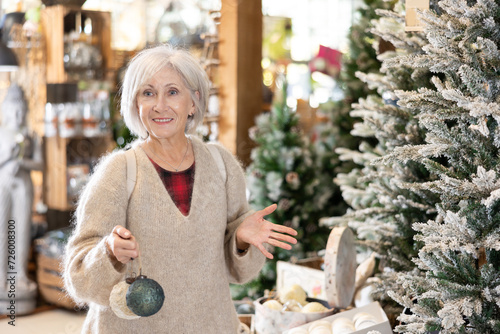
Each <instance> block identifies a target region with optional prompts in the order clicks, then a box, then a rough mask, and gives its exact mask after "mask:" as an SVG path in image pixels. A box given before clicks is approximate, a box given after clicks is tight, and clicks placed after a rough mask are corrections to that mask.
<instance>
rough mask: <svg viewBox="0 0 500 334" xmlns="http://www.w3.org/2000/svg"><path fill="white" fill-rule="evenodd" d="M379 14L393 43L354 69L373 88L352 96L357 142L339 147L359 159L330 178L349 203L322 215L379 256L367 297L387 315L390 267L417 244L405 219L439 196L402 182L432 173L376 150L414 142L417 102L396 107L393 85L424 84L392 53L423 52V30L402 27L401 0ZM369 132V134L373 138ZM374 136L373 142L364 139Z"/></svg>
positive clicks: (424, 214) (418, 136) (430, 210)
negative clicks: (375, 63) (369, 67)
mask: <svg viewBox="0 0 500 334" xmlns="http://www.w3.org/2000/svg"><path fill="white" fill-rule="evenodd" d="M376 12H377V14H379V15H380V16H381V18H380V19H378V20H374V21H373V22H374V27H373V28H372V30H371V31H372V32H373V33H374V34H375V35H376V36H379V37H380V38H382V39H384V40H385V41H388V42H390V43H391V44H392V45H394V47H395V50H394V51H386V52H384V53H382V54H380V55H379V59H380V60H381V61H382V67H381V69H380V73H361V72H358V73H357V76H358V77H359V78H360V79H361V80H362V81H363V82H365V83H366V84H367V85H368V87H369V88H371V89H374V90H375V91H376V92H377V93H376V94H371V95H368V96H367V97H366V98H361V99H360V100H359V102H358V103H355V104H353V108H354V110H353V111H352V112H351V116H353V117H359V118H361V119H362V121H361V122H359V123H356V124H355V125H354V130H353V131H352V134H353V135H355V136H359V137H362V138H365V139H366V140H365V141H363V142H362V143H361V145H360V146H359V148H358V149H356V150H353V149H349V148H338V149H337V150H336V152H337V153H339V154H340V158H341V159H342V160H347V161H353V162H354V163H356V164H358V165H359V166H360V167H358V168H354V169H352V170H351V171H350V172H348V173H341V174H339V175H338V176H337V178H336V179H335V181H336V183H337V184H338V185H340V187H341V189H342V195H343V197H344V199H345V201H346V202H347V203H348V204H349V206H350V209H349V210H348V212H347V213H346V214H345V215H343V216H342V217H332V218H325V219H323V220H322V222H323V223H325V224H327V225H346V224H347V225H349V226H350V227H351V228H352V229H353V230H354V231H355V232H356V235H357V238H358V240H359V245H360V248H361V250H367V251H368V252H375V254H376V255H377V257H378V259H379V260H380V266H379V267H380V268H381V269H380V270H379V272H378V273H377V275H376V276H377V277H378V278H379V281H378V283H377V284H375V286H374V292H373V297H374V298H375V299H376V300H379V301H381V302H382V303H383V305H384V308H385V310H386V312H387V313H388V314H390V315H394V314H399V313H400V312H401V311H402V307H401V306H399V305H397V304H396V303H395V302H394V301H393V300H392V299H391V298H390V297H389V296H388V294H387V291H388V290H390V289H397V287H398V284H399V283H398V282H397V273H399V272H405V273H406V272H414V271H415V268H416V265H415V263H414V262H413V261H412V259H413V257H415V256H416V255H417V253H418V250H419V248H420V245H419V244H418V243H416V242H415V241H414V240H413V236H414V235H415V231H414V230H413V229H412V224H413V223H414V222H416V221H426V220H428V219H431V218H433V217H434V216H435V215H436V210H435V203H436V202H437V201H438V197H437V196H436V195H435V194H434V193H432V192H430V191H428V190H425V189H422V190H420V191H411V190H408V189H407V188H406V186H405V185H406V184H407V183H422V182H428V181H430V180H432V177H433V176H432V175H431V174H430V173H429V172H428V171H427V170H426V169H425V168H424V167H423V165H421V164H420V163H414V162H397V163H390V164H388V163H386V162H385V161H384V160H383V158H384V157H385V156H387V155H390V154H391V153H392V152H393V151H394V150H395V149H396V148H398V147H402V146H405V145H419V144H422V143H423V142H424V136H425V133H424V131H423V129H422V128H420V126H419V123H418V110H415V109H411V108H405V107H401V106H400V105H399V104H398V101H397V98H396V97H395V95H394V92H395V91H396V90H407V91H411V90H416V89H417V88H419V87H429V86H430V77H431V74H430V72H429V71H428V69H425V68H422V69H419V70H418V71H415V70H413V69H412V68H411V67H410V66H408V65H402V64H399V63H398V59H400V58H401V57H406V56H408V55H415V54H420V53H422V46H423V45H425V44H426V39H425V38H424V36H423V35H421V34H417V33H411V34H410V33H406V32H405V31H404V22H405V21H404V16H403V15H402V14H401V13H403V7H402V4H401V3H398V4H396V5H395V8H394V10H377V11H376ZM375 48H377V49H378V43H375ZM373 139H375V141H374V140H373ZM373 142H375V143H376V144H375V145H372V144H371V143H373ZM415 274H417V275H418V273H415Z"/></svg>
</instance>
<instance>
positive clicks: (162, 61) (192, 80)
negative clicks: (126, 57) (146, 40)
mask: <svg viewBox="0 0 500 334" xmlns="http://www.w3.org/2000/svg"><path fill="white" fill-rule="evenodd" d="M165 67H170V68H172V69H174V70H175V71H177V73H179V75H180V76H181V78H182V80H183V81H184V84H185V85H186V87H187V88H188V89H189V91H190V93H191V100H193V102H194V105H195V112H194V115H193V117H190V118H188V122H187V123H186V129H185V132H186V133H192V132H194V130H195V129H196V128H197V127H198V125H200V124H201V123H202V122H203V117H204V115H205V112H206V110H207V105H208V97H209V96H208V94H209V80H208V76H207V74H206V72H205V70H204V69H203V68H202V67H201V65H200V62H199V61H198V60H197V59H196V58H195V57H194V56H192V55H191V54H190V53H189V52H188V51H186V50H182V49H176V48H174V47H173V46H171V45H168V44H162V45H158V46H154V47H151V48H147V49H144V50H142V51H141V52H139V53H138V54H137V55H136V56H135V57H134V58H133V59H132V60H131V61H130V63H129V64H128V67H127V71H126V72H125V76H124V78H123V84H122V87H121V99H120V113H121V114H122V116H123V120H124V121H125V125H126V126H127V127H128V128H129V130H130V131H131V132H132V133H133V134H135V135H137V136H139V137H140V138H141V139H145V138H147V137H148V132H147V130H146V128H145V127H144V125H143V124H142V122H141V119H140V117H139V111H138V110H137V103H136V98H137V93H138V91H139V87H141V86H142V85H143V84H144V83H145V82H146V81H147V80H149V79H150V78H151V77H153V76H154V75H155V74H156V73H157V72H158V71H160V70H162V69H163V68H165ZM196 92H198V94H199V98H198V97H197V96H196Z"/></svg>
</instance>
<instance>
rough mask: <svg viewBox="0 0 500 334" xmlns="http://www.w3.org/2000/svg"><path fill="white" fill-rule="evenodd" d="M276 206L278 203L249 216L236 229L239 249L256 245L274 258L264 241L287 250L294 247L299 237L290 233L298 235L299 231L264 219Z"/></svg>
mask: <svg viewBox="0 0 500 334" xmlns="http://www.w3.org/2000/svg"><path fill="white" fill-rule="evenodd" d="M276 207H277V205H276V204H273V205H270V206H268V207H267V208H265V209H263V210H260V211H257V212H255V213H254V214H253V215H251V216H248V217H247V218H246V219H245V220H244V221H243V223H241V225H240V226H239V227H238V229H237V230H236V245H237V247H238V249H246V248H248V247H249V246H250V245H254V246H255V247H257V248H258V249H259V250H260V251H261V252H262V254H264V255H265V256H266V257H267V258H269V259H272V258H273V255H272V254H271V253H269V252H268V251H267V250H266V248H265V247H264V243H268V244H270V245H271V246H274V247H280V248H283V249H286V250H290V249H292V246H291V245H290V244H296V243H297V239H295V238H294V237H291V236H290V235H293V236H295V235H297V231H295V230H294V229H293V228H291V227H286V226H283V225H278V224H273V223H271V222H269V221H267V220H265V219H264V216H266V215H268V214H271V213H273V212H274V210H276ZM289 243H290V244H289Z"/></svg>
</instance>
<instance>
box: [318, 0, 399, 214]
mask: <svg viewBox="0 0 500 334" xmlns="http://www.w3.org/2000/svg"><path fill="white" fill-rule="evenodd" d="M393 6H394V3H393V2H390V1H384V0H364V4H363V5H362V6H360V7H359V8H358V9H357V10H356V14H355V17H356V21H355V23H354V24H353V25H352V26H351V28H350V29H349V34H348V43H349V48H348V52H346V53H344V54H343V55H342V68H341V71H340V74H339V76H338V78H337V79H336V83H337V85H338V86H339V87H340V88H341V89H342V92H343V99H342V100H339V101H331V100H330V101H328V102H326V103H323V104H321V105H320V106H319V108H318V110H317V115H318V119H320V121H319V122H318V123H317V124H316V125H315V126H314V128H313V131H312V138H311V142H312V144H313V145H314V151H315V152H316V157H317V161H316V162H315V163H316V165H317V167H318V175H319V177H320V178H321V179H322V180H323V181H321V184H322V185H324V186H328V187H332V189H331V190H332V192H333V194H332V197H331V199H330V205H332V206H333V207H334V209H333V215H334V216H340V215H342V214H344V213H345V211H346V210H347V207H348V206H347V203H346V202H345V201H344V200H343V198H342V194H341V191H340V187H339V186H338V185H336V184H333V185H332V184H331V180H332V179H334V178H335V177H336V176H337V174H338V173H342V172H344V173H347V172H349V171H350V170H352V169H353V168H354V167H355V166H356V164H355V163H354V162H353V161H352V160H348V161H341V160H340V159H339V155H338V154H337V153H336V152H335V149H336V148H338V147H343V148H348V149H356V148H358V147H359V145H360V144H361V142H362V141H363V140H367V139H366V138H364V139H363V138H360V137H355V136H352V135H351V133H350V132H351V131H352V129H353V127H354V123H356V122H359V121H360V119H359V118H355V117H352V116H351V115H350V114H349V113H350V111H351V104H352V103H354V102H357V101H358V100H359V99H360V98H366V96H367V95H369V94H373V93H375V91H374V90H373V89H370V88H368V86H367V85H366V84H365V83H364V82H363V81H361V80H360V79H359V78H358V77H357V76H356V72H363V73H379V71H380V66H381V62H380V61H379V60H378V59H377V52H376V51H375V48H373V47H372V44H374V43H375V41H376V40H377V36H375V35H374V34H373V33H372V32H370V31H369V28H370V26H371V21H372V20H374V19H377V18H379V16H378V15H377V14H376V12H375V9H376V8H382V9H390V8H392V7H393ZM380 43H382V44H384V45H389V43H385V42H384V41H383V40H378V42H377V44H378V45H380ZM373 142H375V141H373Z"/></svg>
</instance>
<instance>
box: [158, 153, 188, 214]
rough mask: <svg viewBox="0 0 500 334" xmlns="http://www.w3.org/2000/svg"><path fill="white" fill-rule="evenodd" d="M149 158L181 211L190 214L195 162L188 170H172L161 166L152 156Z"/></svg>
mask: <svg viewBox="0 0 500 334" xmlns="http://www.w3.org/2000/svg"><path fill="white" fill-rule="evenodd" d="M149 160H151V162H152V163H153V166H154V167H155V169H156V171H157V172H158V175H159V176H160V179H161V180H162V182H163V185H164V186H165V188H166V189H167V191H168V193H169V194H170V197H171V198H172V200H173V201H174V203H175V205H176V206H177V208H178V209H179V211H180V212H182V214H183V215H184V216H187V215H189V209H190V208H191V197H192V195H193V184H194V162H193V164H192V165H191V167H189V168H188V169H186V170H183V171H180V172H171V171H168V170H165V169H163V168H162V167H160V166H159V165H158V164H157V163H156V162H154V161H153V160H152V159H151V158H150V159H149Z"/></svg>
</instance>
